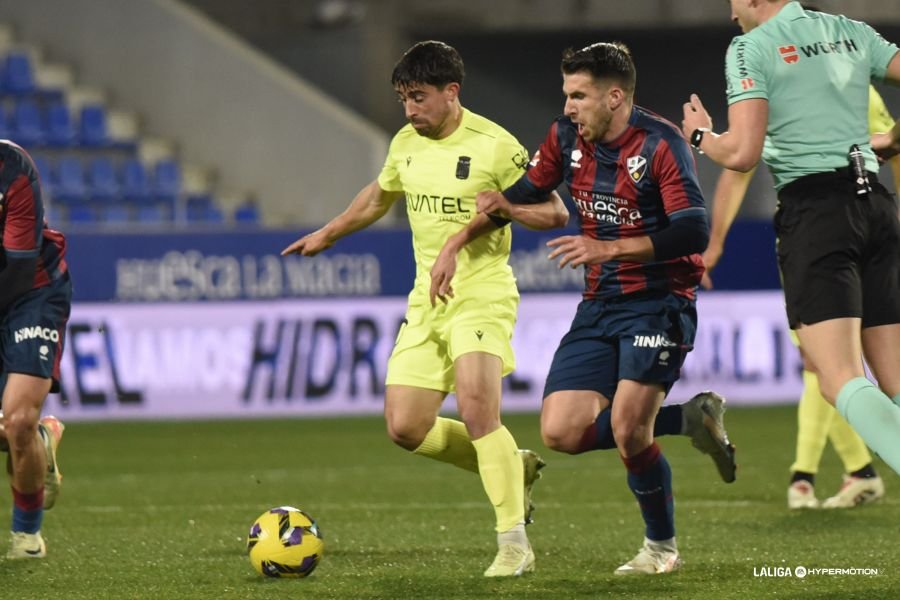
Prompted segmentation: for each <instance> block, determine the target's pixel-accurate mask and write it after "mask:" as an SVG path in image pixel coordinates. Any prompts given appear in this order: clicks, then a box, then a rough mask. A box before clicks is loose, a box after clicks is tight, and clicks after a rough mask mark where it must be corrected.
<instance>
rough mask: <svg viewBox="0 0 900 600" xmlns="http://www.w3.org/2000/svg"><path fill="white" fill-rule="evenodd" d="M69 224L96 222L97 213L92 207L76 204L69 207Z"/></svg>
mask: <svg viewBox="0 0 900 600" xmlns="http://www.w3.org/2000/svg"><path fill="white" fill-rule="evenodd" d="M68 216H69V219H68V221H69V223H75V224H88V223H96V222H97V213H96V211H95V210H94V208H93V207H91V206H88V205H87V204H83V203H81V202H78V203H76V204H72V205H71V206H69V210H68Z"/></svg>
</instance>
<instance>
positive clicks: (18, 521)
mask: <svg viewBox="0 0 900 600" xmlns="http://www.w3.org/2000/svg"><path fill="white" fill-rule="evenodd" d="M0 246H2V251H3V252H2V256H0V259H2V264H0V389H2V408H3V412H2V421H0V422H2V427H0V432H2V436H0V437H2V438H3V441H2V445H3V446H5V447H6V446H8V447H6V449H7V450H8V451H9V459H8V462H7V470H8V471H9V473H10V480H11V481H10V484H11V487H12V494H13V511H12V527H11V530H12V535H11V545H10V548H9V551H8V552H7V555H6V556H7V558H42V557H43V556H45V555H46V553H47V550H46V546H45V544H44V540H43V538H42V537H41V531H40V530H41V523H42V521H43V515H44V509H45V508H51V507H52V506H53V503H54V502H55V500H56V495H57V494H58V493H59V486H60V480H61V475H60V473H59V468H58V465H57V464H56V446H57V445H58V444H59V439H60V437H62V432H63V425H62V423H60V422H59V420H58V419H56V418H54V417H44V418H43V419H41V418H40V415H41V409H42V407H43V405H44V400H45V399H46V398H47V394H48V393H49V392H50V391H51V390H53V391H56V390H57V389H58V386H59V363H60V358H61V356H62V350H63V339H64V335H65V328H66V321H67V320H68V318H69V310H70V306H71V300H72V284H71V282H70V281H69V272H68V267H67V265H66V261H65V252H66V240H65V237H63V235H62V234H61V233H60V232H58V231H54V230H52V229H50V228H49V227H48V226H47V221H46V220H45V219H44V205H43V201H42V198H41V186H40V180H39V178H38V173H37V169H36V168H35V166H34V163H33V162H32V160H31V157H30V156H28V153H26V152H25V151H24V150H23V149H22V148H20V147H19V146H17V145H16V144H14V143H12V142H10V141H8V140H0Z"/></svg>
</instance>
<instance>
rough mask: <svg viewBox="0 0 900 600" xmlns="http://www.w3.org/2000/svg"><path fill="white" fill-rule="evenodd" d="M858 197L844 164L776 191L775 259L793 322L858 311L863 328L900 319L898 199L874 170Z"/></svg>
mask: <svg viewBox="0 0 900 600" xmlns="http://www.w3.org/2000/svg"><path fill="white" fill-rule="evenodd" d="M869 181H870V182H871V184H872V191H871V192H870V193H869V194H868V195H865V196H857V195H856V188H855V184H854V182H853V181H852V180H851V179H850V175H849V173H847V170H846V169H840V170H838V171H834V172H828V173H817V174H815V175H807V176H806V177H801V178H800V179H797V180H796V181H793V182H791V183H789V184H788V185H786V186H785V187H784V188H782V190H781V191H780V192H779V193H778V210H777V211H776V212H775V234H776V236H777V248H778V265H779V267H780V269H781V277H782V283H783V285H784V296H785V304H786V305H787V316H788V322H789V323H790V326H791V328H792V329H796V328H797V327H799V326H800V325H801V324H806V325H811V324H813V323H818V322H820V321H827V320H829V319H837V318H843V317H860V318H862V326H863V328H866V327H875V326H878V325H888V324H892V323H900V221H898V216H897V201H896V198H894V197H893V196H892V195H891V194H890V193H889V192H888V191H887V190H886V189H885V188H884V186H882V185H881V184H880V183H878V180H877V178H876V177H875V175H874V174H872V173H870V174H869Z"/></svg>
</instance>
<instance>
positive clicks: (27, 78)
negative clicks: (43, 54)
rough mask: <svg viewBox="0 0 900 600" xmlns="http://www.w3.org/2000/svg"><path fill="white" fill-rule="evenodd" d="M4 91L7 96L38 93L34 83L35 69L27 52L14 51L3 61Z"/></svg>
mask: <svg viewBox="0 0 900 600" xmlns="http://www.w3.org/2000/svg"><path fill="white" fill-rule="evenodd" d="M3 91H4V92H5V93H7V94H17V95H25V94H33V93H34V92H35V91H37V87H36V86H35V83H34V69H33V68H32V65H31V58H30V57H29V56H28V54H27V53H25V52H18V51H12V52H9V53H8V54H7V55H6V60H4V61H3Z"/></svg>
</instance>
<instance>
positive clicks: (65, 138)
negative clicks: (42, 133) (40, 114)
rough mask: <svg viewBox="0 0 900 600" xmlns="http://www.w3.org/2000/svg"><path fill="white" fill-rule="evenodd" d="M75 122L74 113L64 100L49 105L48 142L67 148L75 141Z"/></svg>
mask: <svg viewBox="0 0 900 600" xmlns="http://www.w3.org/2000/svg"><path fill="white" fill-rule="evenodd" d="M75 134H76V132H75V124H74V123H73V122H72V113H70V112H69V107H68V106H66V105H65V103H63V102H54V103H53V104H51V105H50V106H48V107H47V144H49V145H50V146H57V147H60V148H66V147H68V146H71V145H72V144H73V143H74V142H75Z"/></svg>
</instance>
